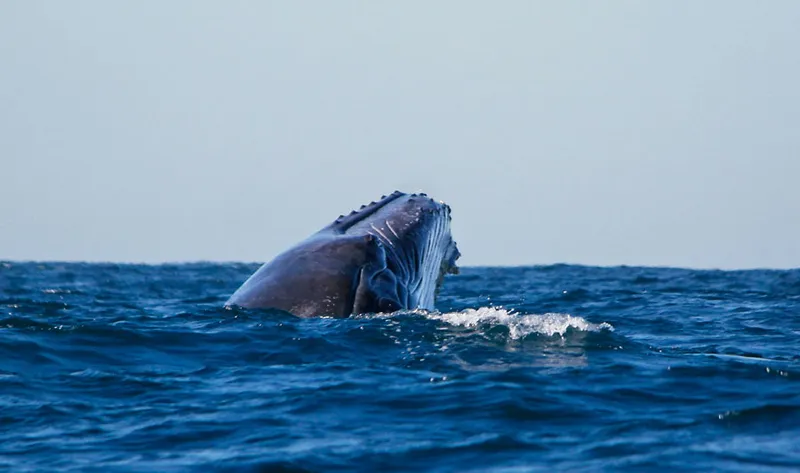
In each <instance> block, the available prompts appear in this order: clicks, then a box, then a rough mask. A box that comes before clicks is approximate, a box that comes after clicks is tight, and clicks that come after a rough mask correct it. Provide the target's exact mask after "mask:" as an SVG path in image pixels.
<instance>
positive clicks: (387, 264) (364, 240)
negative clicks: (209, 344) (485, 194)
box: [225, 191, 461, 317]
mask: <svg viewBox="0 0 800 473" xmlns="http://www.w3.org/2000/svg"><path fill="white" fill-rule="evenodd" d="M450 221H451V216H450V206H448V205H446V204H445V203H444V202H437V201H435V200H433V199H431V198H429V197H428V196H427V195H426V194H407V193H404V192H400V191H395V192H394V193H392V194H390V195H388V196H383V197H381V199H380V200H379V201H377V202H371V203H370V204H368V205H362V206H361V208H360V209H359V210H354V211H352V212H351V213H350V214H349V215H341V216H339V218H337V219H336V220H335V221H334V222H333V223H331V224H330V225H328V226H326V227H324V228H323V229H322V230H320V231H318V232H317V233H315V234H313V235H311V236H310V237H309V238H307V239H306V240H304V241H302V242H300V243H298V244H297V245H295V246H294V247H292V248H290V249H288V250H286V251H284V252H283V253H281V254H279V255H278V256H276V257H275V258H274V259H272V261H269V262H267V263H265V264H264V265H263V266H261V267H260V268H259V269H258V270H257V271H256V272H255V273H253V275H251V276H250V277H249V278H248V279H247V280H246V281H245V282H244V283H243V284H242V286H241V287H239V289H237V290H236V292H234V293H233V295H232V296H231V297H230V299H228V301H227V302H226V304H225V305H226V306H240V307H244V308H274V309H281V310H284V311H287V312H290V313H292V314H294V315H296V316H299V317H311V316H329V317H348V316H350V315H352V314H362V313H388V312H395V311H397V310H403V309H408V310H413V309H427V310H433V309H434V302H435V298H436V294H437V293H438V291H439V288H440V287H441V284H442V281H443V279H444V276H445V274H447V273H453V274H455V273H457V272H458V267H457V266H456V260H457V259H458V258H459V256H461V254H460V253H459V251H458V247H457V246H456V243H455V242H454V241H453V238H452V236H451V234H450Z"/></svg>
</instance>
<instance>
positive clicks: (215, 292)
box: [0, 262, 800, 472]
mask: <svg viewBox="0 0 800 473" xmlns="http://www.w3.org/2000/svg"><path fill="white" fill-rule="evenodd" d="M256 267H257V265H244V264H191V265H163V266H137V265H98V264H60V263H44V264H37V263H25V264H21V263H13V262H12V263H2V262H0V471H20V472H24V471H37V472H38V471H97V472H100V471H131V472H133V471H137V472H140V471H141V472H145V471H146V472H150V471H159V472H170V471H206V472H209V471H437V472H450V471H502V472H522V471H543V470H547V471H603V470H605V471H626V470H628V471H643V470H648V471H650V470H671V471H677V470H685V471H748V472H749V471H798V469H800V270H794V271H744V272H722V271H690V270H679V269H643V268H627V267H620V268H593V267H580V266H547V267H531V268H466V269H464V270H463V272H462V274H461V275H459V276H453V277H449V278H448V279H447V280H446V284H445V287H444V289H443V291H442V294H441V297H440V300H439V311H438V312H434V313H426V312H420V311H415V312H407V313H399V314H391V315H364V316H357V317H353V318H350V319H342V320H339V319H321V318H318V319H298V318H295V317H292V316H290V315H287V314H282V313H279V312H274V311H245V310H232V309H224V308H222V304H223V302H224V301H225V300H226V298H227V297H228V296H229V295H230V294H231V293H232V292H233V291H234V290H235V289H236V288H237V287H238V285H239V284H240V283H241V282H242V281H244V279H246V278H247V276H248V275H249V274H250V273H252V271H253V270H255V268H256Z"/></svg>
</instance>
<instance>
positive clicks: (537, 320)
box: [425, 307, 614, 339]
mask: <svg viewBox="0 0 800 473" xmlns="http://www.w3.org/2000/svg"><path fill="white" fill-rule="evenodd" d="M425 317H427V318H429V319H433V320H440V321H442V322H446V323H448V324H451V325H455V326H459V327H467V328H477V327H480V326H484V325H488V326H490V327H491V326H497V325H504V326H506V327H508V331H509V334H508V335H509V337H510V338H512V339H520V338H523V337H525V336H527V335H530V334H539V335H547V336H549V337H552V336H553V335H560V336H562V337H563V336H564V334H565V333H566V332H567V331H568V330H570V329H572V330H580V331H583V332H600V331H604V330H607V331H613V330H614V327H613V326H612V325H611V324H609V323H606V322H603V323H600V324H593V323H591V322H589V321H587V320H586V319H584V318H583V317H576V316H574V315H569V314H558V313H546V314H518V313H514V312H513V311H509V310H507V309H504V308H502V307H481V308H479V309H466V310H463V311H461V312H450V313H444V314H437V313H427V314H425Z"/></svg>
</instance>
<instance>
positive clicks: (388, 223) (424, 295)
mask: <svg viewBox="0 0 800 473" xmlns="http://www.w3.org/2000/svg"><path fill="white" fill-rule="evenodd" d="M450 213H451V209H450V206H449V205H447V204H445V203H444V202H437V201H435V200H433V199H431V198H430V197H428V196H427V195H426V194H422V193H420V194H405V193H403V192H399V191H395V192H393V193H392V194H389V195H388V196H383V197H381V199H380V200H378V201H376V202H370V203H369V204H367V205H363V206H361V208H360V209H358V210H354V211H352V212H351V213H350V214H349V215H342V216H340V217H339V218H337V219H336V220H335V221H334V222H333V223H331V224H330V225H329V226H328V227H327V228H328V229H329V230H331V231H334V232H336V233H340V234H347V235H359V234H369V235H373V236H375V237H376V238H377V239H378V240H379V241H380V242H381V244H382V246H383V248H384V250H385V252H386V264H387V267H388V269H389V270H390V271H391V272H392V273H393V274H394V275H395V277H396V279H397V281H398V282H399V283H400V284H402V285H403V287H404V289H405V290H404V292H405V293H406V294H407V295H408V298H409V300H408V302H409V303H410V304H411V305H412V306H415V307H418V308H427V309H433V304H434V301H435V298H436V295H437V294H438V292H439V289H440V287H441V285H442V283H443V280H444V277H445V275H447V274H458V272H459V269H458V266H457V265H456V261H457V260H458V258H459V257H460V256H461V253H460V252H459V250H458V247H457V245H456V243H455V241H453V239H452V236H451V233H450V222H451V220H452V217H451V215H450Z"/></svg>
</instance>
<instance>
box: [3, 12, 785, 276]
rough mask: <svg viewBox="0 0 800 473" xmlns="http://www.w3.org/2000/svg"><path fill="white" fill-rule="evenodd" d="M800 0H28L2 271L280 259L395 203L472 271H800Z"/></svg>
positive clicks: (7, 140)
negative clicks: (410, 197)
mask: <svg viewBox="0 0 800 473" xmlns="http://www.w3.org/2000/svg"><path fill="white" fill-rule="evenodd" d="M798 25H800V2H795V1H779V0H771V1H769V2H752V1H730V0H721V1H710V0H705V1H702V2H697V1H688V0H682V1H678V0H676V1H659V2H656V1H614V2H612V1H604V2H599V1H598V2H584V1H580V2H579V1H573V2H569V1H560V0H559V1H556V0H553V1H549V2H534V1H510V0H504V1H501V2H486V1H474V2H467V1H447V2H445V1H436V2H422V1H412V2H388V1H380V2H375V1H366V0H365V1H360V2H354V1H336V2H327V1H313V2H312V1H308V2H301V1H273V2H267V1H249V2H245V1H227V2H222V1H196V0H195V1H188V0H186V1H168V2H157V1H145V2H133V1H129V2H122V1H120V2H116V1H114V2H111V1H105V0H99V1H72V2H61V1H49V2H43V1H32V0H24V1H22V0H20V1H6V2H2V3H0V68H2V73H0V129H2V132H0V259H25V260H29V259H35V260H52V259H57V260H91V261H96V260H106V261H107V260H111V261H145V262H160V261H193V260H226V261H229V260H245V261H263V260H266V259H269V258H271V257H272V256H274V255H275V254H276V253H277V252H279V251H281V250H282V249H284V248H285V247H287V246H289V245H291V244H293V243H294V242H296V241H298V240H300V239H302V238H304V237H306V236H307V235H308V234H310V233H312V232H314V231H316V230H317V229H318V228H320V227H322V226H323V225H325V224H327V223H329V221H330V220H332V219H333V218H335V217H336V216H337V215H339V214H340V213H343V212H347V211H349V210H350V209H351V208H352V207H358V206H359V205H361V204H362V203H365V202H368V201H370V200H373V199H376V198H377V197H379V196H380V195H381V194H385V193H389V192H391V191H393V190H395V189H401V190H409V191H417V190H425V191H427V192H428V193H430V194H432V195H433V196H435V197H436V198H438V199H442V200H445V201H447V202H448V203H449V204H450V205H451V206H452V208H453V226H454V229H453V232H454V236H455V238H456V240H457V241H458V243H459V246H460V248H461V252H462V253H463V255H464V256H463V259H462V263H463V264H464V265H524V264H547V263H555V262H571V263H583V264H600V265H615V264H631V265H669V266H689V267H722V268H747V267H798V266H800V182H799V181H800V52H798V51H800V26H798Z"/></svg>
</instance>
